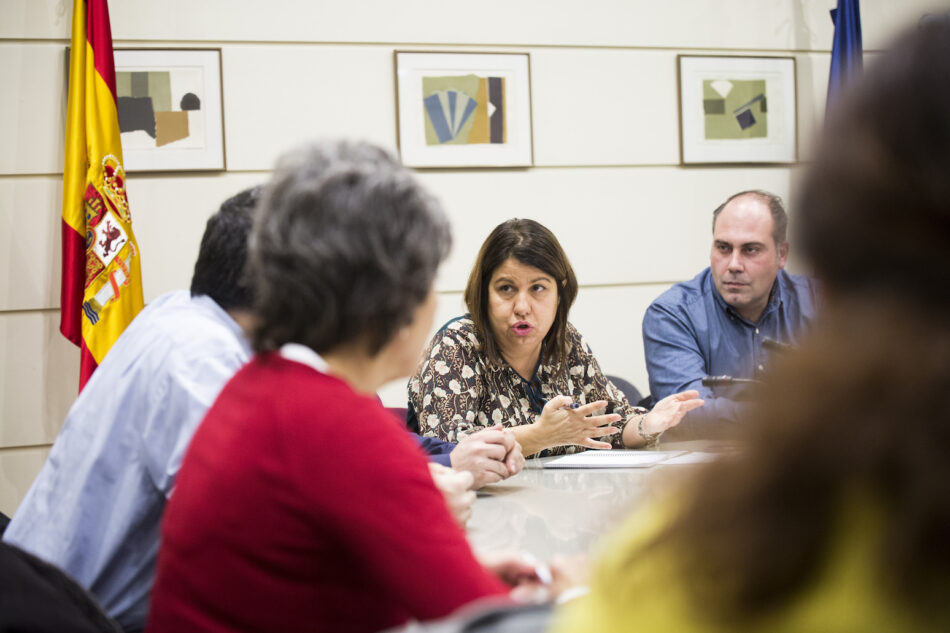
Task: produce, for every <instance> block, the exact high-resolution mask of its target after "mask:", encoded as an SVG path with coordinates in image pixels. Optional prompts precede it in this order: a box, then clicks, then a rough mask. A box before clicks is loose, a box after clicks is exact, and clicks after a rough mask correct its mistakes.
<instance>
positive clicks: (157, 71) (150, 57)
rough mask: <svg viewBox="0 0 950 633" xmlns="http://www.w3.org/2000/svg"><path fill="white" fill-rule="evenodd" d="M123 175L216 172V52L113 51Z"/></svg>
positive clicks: (220, 157) (220, 123)
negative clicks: (154, 172) (132, 173)
mask: <svg viewBox="0 0 950 633" xmlns="http://www.w3.org/2000/svg"><path fill="white" fill-rule="evenodd" d="M115 84H116V85H115V87H116V98H117V100H118V109H119V130H120V132H121V136H122V154H123V157H124V158H125V169H126V171H129V172H133V171H194V170H220V169H224V168H225V163H224V115H223V108H222V96H221V49H219V48H202V49H182V48H179V49H163V48H148V49H145V48H140V49H134V48H117V49H115Z"/></svg>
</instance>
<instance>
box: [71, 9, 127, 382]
mask: <svg viewBox="0 0 950 633" xmlns="http://www.w3.org/2000/svg"><path fill="white" fill-rule="evenodd" d="M66 116H67V118H66V155H65V161H64V166H63V225H62V231H63V235H62V239H63V269H62V273H63V279H62V288H61V297H60V299H61V304H60V331H61V332H62V333H63V336H65V337H66V338H68V339H69V340H70V341H72V342H73V343H75V344H76V345H78V346H79V348H80V369H79V387H80V389H82V387H83V386H84V385H85V384H86V381H87V380H89V377H90V376H91V375H92V372H93V371H94V370H95V368H96V367H97V366H98V365H99V363H101V362H102V359H103V358H105V355H106V352H108V351H109V348H111V347H112V344H113V343H115V341H116V339H118V338H119V335H120V334H122V331H123V330H124V329H125V327H126V326H127V325H128V324H129V323H130V322H131V321H132V319H133V318H135V315H136V314H137V313H138V312H139V310H141V309H142V306H143V305H144V300H143V298H142V274H141V268H140V262H141V259H140V256H139V249H138V243H137V242H136V241H135V235H134V234H133V233H132V216H131V214H130V212H129V202H128V197H127V196H126V191H125V168H124V167H123V161H122V144H121V140H120V136H119V117H118V110H117V106H116V89H115V64H114V60H113V57H112V30H111V28H110V26H109V7H108V4H107V2H106V0H74V3H73V31H72V45H71V46H70V55H69V101H68V105H67V115H66Z"/></svg>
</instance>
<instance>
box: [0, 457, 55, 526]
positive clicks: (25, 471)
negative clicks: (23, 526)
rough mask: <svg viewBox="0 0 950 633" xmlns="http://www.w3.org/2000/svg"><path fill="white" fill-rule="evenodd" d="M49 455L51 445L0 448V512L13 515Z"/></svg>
mask: <svg viewBox="0 0 950 633" xmlns="http://www.w3.org/2000/svg"><path fill="white" fill-rule="evenodd" d="M48 455H49V447H39V448H18V449H7V450H3V449H0V512H3V513H4V514H6V515H7V516H13V513H14V512H16V509H17V506H19V505H20V501H22V500H23V497H25V496H26V493H27V491H28V490H29V489H30V486H31V485H32V484H33V479H34V478H35V477H36V475H37V473H39V472H40V469H41V468H42V467H43V463H44V462H45V461H46V457H47V456H48Z"/></svg>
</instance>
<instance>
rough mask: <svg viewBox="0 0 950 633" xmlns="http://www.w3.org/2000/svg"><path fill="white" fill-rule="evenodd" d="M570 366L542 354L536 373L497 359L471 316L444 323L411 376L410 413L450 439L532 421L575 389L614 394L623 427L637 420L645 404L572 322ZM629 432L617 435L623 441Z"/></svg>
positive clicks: (579, 395) (583, 393)
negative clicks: (630, 395) (606, 369)
mask: <svg viewBox="0 0 950 633" xmlns="http://www.w3.org/2000/svg"><path fill="white" fill-rule="evenodd" d="M567 339H568V354H567V366H568V371H567V372H566V375H565V372H563V371H562V372H560V373H556V372H555V366H554V364H553V363H550V364H549V363H547V362H546V359H545V358H543V356H542V358H541V359H540V362H539V363H538V367H537V369H535V373H534V375H533V376H532V377H531V378H530V380H528V379H525V378H523V377H522V376H521V375H519V374H518V372H516V371H515V370H514V369H513V368H512V367H511V366H510V365H508V363H505V362H503V363H502V364H501V365H500V366H499V365H495V364H493V363H491V362H490V361H489V360H488V358H487V357H486V356H485V355H484V354H483V353H482V351H481V344H480V343H479V341H478V336H477V335H476V333H475V324H474V323H473V322H472V320H471V319H470V318H469V317H468V316H467V315H466V316H462V317H458V318H456V319H453V320H452V321H449V322H448V323H447V324H445V325H444V326H442V329H440V330H439V331H438V332H437V333H436V334H435V336H434V337H433V338H432V341H431V342H430V343H429V346H428V348H426V351H425V354H424V356H423V360H422V362H421V363H420V364H419V366H418V368H417V369H416V372H415V374H414V375H413V376H412V378H410V379H409V386H408V390H409V407H410V411H409V417H410V420H411V418H412V417H413V414H415V418H416V420H417V421H418V424H419V433H420V434H421V435H428V436H434V437H438V438H440V439H443V440H448V441H450V442H458V441H459V439H461V438H463V437H465V436H466V435H469V434H471V433H474V432H476V431H480V430H482V429H484V428H487V427H490V426H494V425H495V424H501V425H503V426H505V427H513V426H520V425H522V424H531V423H533V422H534V421H535V420H537V419H538V416H540V414H541V409H542V408H543V407H544V403H546V402H547V401H548V400H550V399H551V398H553V397H555V396H558V395H569V396H571V397H572V398H573V399H574V402H576V403H579V404H586V403H588V402H594V401H596V400H606V401H607V407H606V411H605V413H617V414H619V415H621V416H622V418H623V419H622V420H621V421H620V422H617V423H615V424H614V426H617V427H619V428H620V429H621V431H622V430H623V427H624V426H625V425H626V424H627V423H629V422H631V420H632V421H633V423H635V424H636V423H637V422H638V421H639V416H641V415H644V414H645V412H646V411H645V409H641V408H640V407H634V406H631V405H630V403H629V402H628V401H627V398H626V396H624V394H623V392H621V391H620V390H619V389H617V388H616V387H615V386H614V385H613V383H611V382H610V381H609V380H607V378H606V377H605V376H604V373H603V372H602V371H601V369H600V365H599V364H598V363H597V359H596V358H594V355H593V353H591V351H590V348H589V347H588V346H587V343H585V342H584V339H583V338H582V337H581V335H580V333H579V332H578V331H577V329H575V328H574V326H573V325H571V324H570V323H568V325H567ZM621 435H622V433H616V434H614V435H613V436H612V437H611V438H610V441H611V443H612V444H613V445H614V447H617V448H623V443H622V440H621ZM584 450H586V448H585V447H582V446H556V447H553V448H551V449H548V450H547V451H543V454H544V455H563V454H568V453H578V452H581V451H584Z"/></svg>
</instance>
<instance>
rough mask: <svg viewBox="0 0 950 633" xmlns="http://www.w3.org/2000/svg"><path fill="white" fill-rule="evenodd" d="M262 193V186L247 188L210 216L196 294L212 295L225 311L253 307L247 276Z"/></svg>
mask: <svg viewBox="0 0 950 633" xmlns="http://www.w3.org/2000/svg"><path fill="white" fill-rule="evenodd" d="M260 194H261V188H260V187H252V188H250V189H245V190H244V191H242V192H241V193H239V194H237V195H234V196H232V197H230V198H228V199H227V200H225V201H224V202H223V203H222V204H221V208H220V209H218V212H217V213H215V214H214V215H212V216H211V217H210V218H209V219H208V223H207V224H206V225H205V232H204V235H203V236H202V237H201V247H200V248H199V250H198V259H197V260H196V261H195V272H194V274H193V275H192V277H191V296H192V297H197V296H198V295H208V296H209V297H211V298H212V299H214V301H215V303H217V304H218V305H219V306H221V307H222V308H223V309H225V310H231V309H235V308H237V309H246V308H250V307H251V304H252V303H253V297H252V293H251V287H250V284H249V282H248V280H247V277H246V275H245V266H246V262H247V240H248V235H249V234H250V232H251V225H252V223H253V220H254V210H255V209H256V208H257V203H258V201H259V200H260Z"/></svg>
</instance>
